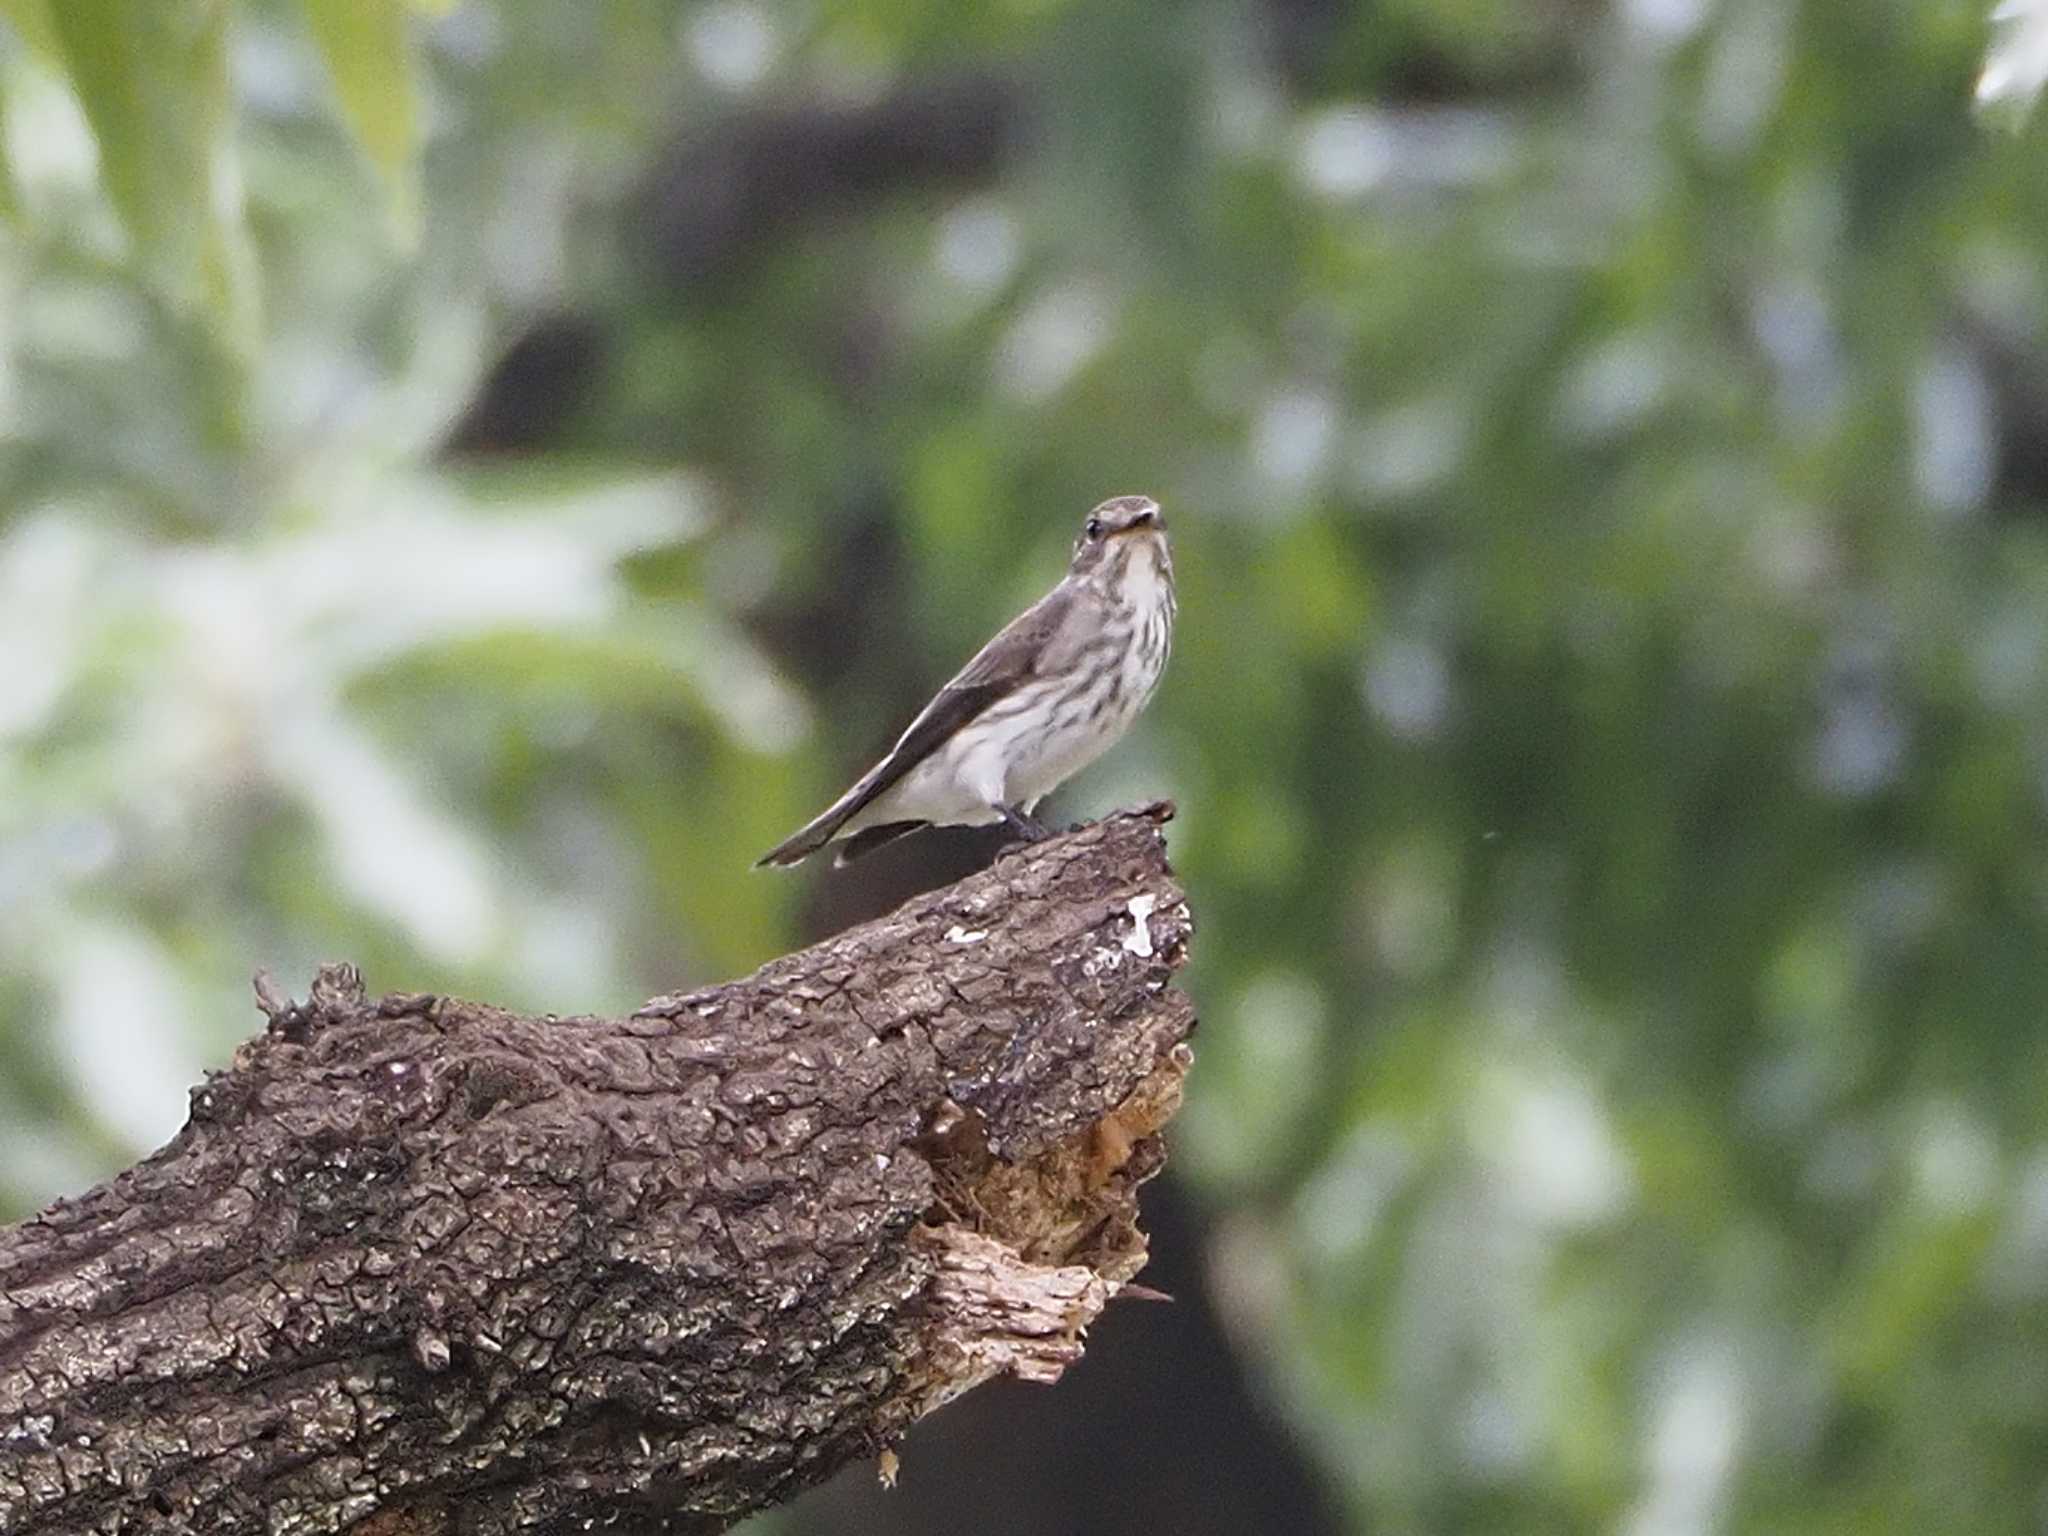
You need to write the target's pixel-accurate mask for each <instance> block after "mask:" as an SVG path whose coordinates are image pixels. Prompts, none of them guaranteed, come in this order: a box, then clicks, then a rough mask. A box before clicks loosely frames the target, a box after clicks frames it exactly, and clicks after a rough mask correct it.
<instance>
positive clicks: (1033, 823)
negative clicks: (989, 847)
mask: <svg viewBox="0 0 2048 1536" xmlns="http://www.w3.org/2000/svg"><path fill="white" fill-rule="evenodd" d="M995 809H996V810H997V811H998V812H1000V813H1001V815H1002V818H1003V825H1004V826H1006V827H1008V828H1009V829H1010V830H1011V831H1012V832H1014V833H1016V834H1017V836H1018V838H1019V839H1020V840H1021V841H1023V842H1027V843H1035V842H1037V841H1038V840H1039V839H1040V838H1042V837H1044V836H1045V835H1046V830H1045V823H1044V822H1042V821H1038V820H1036V819H1034V818H1032V817H1030V816H1026V815H1025V814H1024V813H1023V812H1022V811H1020V810H1018V809H1017V807H1016V806H1014V805H1002V804H998V805H997V806H996V807H995Z"/></svg>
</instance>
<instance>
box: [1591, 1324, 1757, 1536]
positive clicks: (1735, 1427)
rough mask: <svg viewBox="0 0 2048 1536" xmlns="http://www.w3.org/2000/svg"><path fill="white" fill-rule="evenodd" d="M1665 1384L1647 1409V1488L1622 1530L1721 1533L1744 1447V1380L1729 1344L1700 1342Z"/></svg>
mask: <svg viewBox="0 0 2048 1536" xmlns="http://www.w3.org/2000/svg"><path fill="white" fill-rule="evenodd" d="M1660 1378H1661V1379H1660V1380H1659V1381H1658V1382H1657V1383H1656V1385H1655V1387H1654V1389H1653V1390H1654V1397H1655V1400H1654V1401H1653V1402H1652V1403H1651V1404H1650V1405H1649V1409H1650V1416H1651V1428H1650V1434H1649V1441H1648V1444H1647V1445H1646V1447H1645V1456H1644V1461H1645V1463H1646V1467H1645V1470H1646V1471H1647V1472H1648V1474H1649V1487H1648V1489H1647V1490H1646V1492H1645V1493H1644V1495H1643V1498H1642V1500H1641V1501H1640V1502H1639V1503H1638V1504H1637V1505H1636V1507H1635V1509H1634V1511H1633V1512H1631V1514H1630V1515H1629V1516H1628V1518H1627V1519H1626V1520H1625V1521H1624V1522H1623V1524H1622V1531H1623V1533H1624V1536H1708V1533H1710V1532H1713V1531H1715V1530H1718V1529H1719V1528H1720V1526H1721V1515H1722V1513H1723V1511H1722V1504H1723V1503H1724V1501H1725V1500H1726V1497H1727V1492H1728V1481H1729V1475H1730V1474H1731V1473H1732V1472H1733V1471H1734V1469H1735V1461H1736V1456H1737V1454H1738V1452H1739V1451H1740V1450H1741V1447H1742V1433H1743V1420H1744V1418H1745V1417H1746V1415H1745V1412H1744V1396H1745V1392H1744V1383H1743V1379H1742V1373H1741V1371H1740V1369H1739V1366H1738V1363H1737V1361H1736V1359H1735V1355H1734V1351H1733V1349H1732V1348H1731V1347H1730V1346H1729V1345H1728V1344H1727V1343H1726V1342H1725V1341H1721V1340H1707V1339H1698V1338H1695V1339H1691V1340H1688V1341H1686V1342H1685V1343H1683V1344H1681V1345H1680V1346H1679V1347H1678V1348H1677V1349H1676V1350H1674V1351H1673V1353H1672V1357H1671V1359H1670V1360H1669V1362H1668V1363H1667V1365H1666V1367H1665V1369H1664V1370H1663V1371H1662V1372H1661V1373H1660Z"/></svg>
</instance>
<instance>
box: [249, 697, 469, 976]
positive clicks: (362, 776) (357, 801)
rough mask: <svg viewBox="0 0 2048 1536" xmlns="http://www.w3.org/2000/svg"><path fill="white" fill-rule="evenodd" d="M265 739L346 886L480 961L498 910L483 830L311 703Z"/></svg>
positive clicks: (433, 942) (422, 936)
mask: <svg viewBox="0 0 2048 1536" xmlns="http://www.w3.org/2000/svg"><path fill="white" fill-rule="evenodd" d="M279 726H280V728H279V729H277V730H276V732H275V734H274V735H273V736H272V737H271V738H270V740H269V741H268V743H267V748H268V756H269V758H270V761H271V763H272V764H273V766H274V768H275V771H276V772H277V774H278V776H279V777H280V778H283V779H286V780H288V781H289V782H290V783H291V784H292V785H293V786H294V787H295V788H296V789H297V790H298V791H299V793H300V794H301V795H302V796H303V797H304V799H305V800H306V802H307V804H308V806H309V807H310V808H311V810H312V812H313V814H314V816H315V818H316V819H317V820H318V821H319V823H320V829H321V831H322V833H323V834H324V835H325V837H326V840H327V848H328V859H329V861H330V863H331V864H332V866H333V868H334V872H335V875H336V877H337V878H338V879H339V880H340V881H341V883H342V886H343V888H344V889H345V890H346V891H347V892H348V893H349V895H351V896H352V897H354V898H355V899H356V900H357V901H360V902H361V903H363V905H365V906H366V907H369V908H370V909H371V910H373V911H376V912H380V913H382V914H383V915H384V916H385V917H387V918H389V919H390V920H392V921H393V922H396V923H397V924H399V925H400V926H401V927H402V928H404V929H405V930H406V932H407V933H408V934H409V935H410V936H411V938H412V939H413V941H414V942H415V943H417V944H418V945H419V946H420V947H421V948H422V949H424V950H426V951H427V952H428V953H429V954H431V955H433V956H435V957H436V958H437V959H441V960H446V961H454V962H458V963H473V962H474V961H476V960H477V959H478V958H479V957H480V956H481V954H482V951H483V949H484V948H485V946H486V945H487V944H489V943H490V942H491V941H492V940H493V939H494V938H495V937H496V936H497V933H498V929H499V926H500V921H501V914H500V912H499V910H498V903H497V899H496V896H495V894H494V891H495V881H494V878H493V874H494V872H493V870H492V868H491V864H490V859H489V856H488V854H487V852H486V849H485V845H484V843H483V842H482V840H481V839H479V838H477V837H475V836H472V835H471V834H470V833H469V832H468V831H466V830H465V829H463V828H461V827H459V826H458V825H457V824H455V823H454V822H453V821H451V820H450V819H449V818H448V817H446V816H445V815H443V814H441V813H440V812H439V811H437V810H436V809H434V808H432V807H431V806H430V805H429V804H428V803H427V801H426V800H425V798H424V797H423V796H421V795H420V793H419V792H418V790H417V789H416V788H415V786H414V785H413V784H411V783H410V782H409V781H408V780H407V779H406V778H405V777H404V776H403V775H402V774H401V773H400V772H399V771H398V769H397V768H396V766H395V765H393V764H392V763H391V762H389V761H388V760H387V759H386V758H385V757H384V755H383V754H382V753H381V752H379V751H378V750H377V748H376V747H375V746H373V745H372V744H371V742H370V740H369V738H368V737H367V736H366V735H365V734H364V733H363V732H361V731H360V730H358V729H357V728H356V727H355V725H354V724H353V723H351V722H350V721H348V720H347V719H345V718H344V717H342V716H341V715H340V714H338V713H335V712H331V711H307V712H305V713H304V714H302V715H300V716H299V717H298V718H297V719H295V720H293V721H290V722H280V723H279Z"/></svg>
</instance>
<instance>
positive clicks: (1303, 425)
mask: <svg viewBox="0 0 2048 1536" xmlns="http://www.w3.org/2000/svg"><path fill="white" fill-rule="evenodd" d="M1337 422H1338V416H1337V405H1336V402H1335V401H1333V400H1332V399H1331V398H1330V397H1329V396H1328V395H1326V394H1323V393H1321V392H1320V391H1317V390H1311V389H1288V390H1283V391H1281V392H1280V393H1279V394H1277V395H1275V396H1274V397H1273V398H1272V399H1270V400H1268V401H1267V402H1266V404H1265V406H1264V407H1263V408H1262V409H1261V410H1260V411H1259V414H1258V418H1257V419H1256V420H1255V421H1254V422H1253V423H1252V447H1251V451H1252V465H1253V467H1254V468H1255V469H1256V470H1257V471H1258V473H1259V475H1260V477H1261V478H1262V479H1264V480H1265V481H1267V482H1268V483H1269V484H1271V485H1272V486H1274V487H1275V488H1277V489H1279V490H1282V491H1289V492H1300V491H1303V490H1306V489H1307V488H1308V487H1309V486H1310V485H1312V484H1314V483H1315V481H1316V480H1317V479H1319V478H1320V477H1321V475H1322V473H1323V471H1324V469H1325V468H1327V467H1328V465H1329V462H1330V450H1331V448H1332V447H1333V446H1334V445H1335V443H1336V440H1337Z"/></svg>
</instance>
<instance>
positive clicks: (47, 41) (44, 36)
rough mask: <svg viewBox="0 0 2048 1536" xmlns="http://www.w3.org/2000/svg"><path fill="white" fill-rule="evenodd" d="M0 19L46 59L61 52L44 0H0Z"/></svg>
mask: <svg viewBox="0 0 2048 1536" xmlns="http://www.w3.org/2000/svg"><path fill="white" fill-rule="evenodd" d="M0 17H4V18H6V20H7V21H8V23H9V24H10V25H12V26H13V28H14V30H15V31H17V32H19V33H20V34H21V37H22V41H24V42H26V43H27V44H28V45H29V47H31V48H33V49H35V51H36V52H37V53H40V54H42V55H44V56H45V57H46V58H56V57H58V56H59V53H60V51H61V46H62V45H61V44H59V43H58V41H57V29H56V27H55V26H54V25H53V24H52V23H51V21H50V8H49V6H48V4H46V3H45V0H0Z"/></svg>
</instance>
